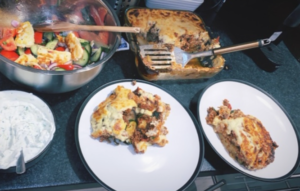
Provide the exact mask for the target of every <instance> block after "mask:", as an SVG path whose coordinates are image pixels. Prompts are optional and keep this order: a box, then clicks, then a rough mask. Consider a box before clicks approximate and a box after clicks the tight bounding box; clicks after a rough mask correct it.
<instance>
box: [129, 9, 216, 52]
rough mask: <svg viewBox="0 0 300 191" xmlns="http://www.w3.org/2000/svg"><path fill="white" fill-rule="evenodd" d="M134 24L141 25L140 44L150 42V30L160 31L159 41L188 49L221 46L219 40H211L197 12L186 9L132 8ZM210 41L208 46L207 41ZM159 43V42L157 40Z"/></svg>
mask: <svg viewBox="0 0 300 191" xmlns="http://www.w3.org/2000/svg"><path fill="white" fill-rule="evenodd" d="M127 18H128V20H129V23H130V24H131V25H132V26H135V27H140V28H141V34H142V35H140V36H137V39H138V41H139V44H141V45H142V44H149V42H148V41H147V40H146V39H147V35H148V32H149V31H151V32H152V33H153V31H152V29H153V28H155V30H154V31H157V32H158V38H159V42H160V43H163V44H174V45H175V46H176V47H180V48H182V49H184V50H187V51H201V50H207V49H210V48H217V47H220V45H219V42H214V41H210V40H211V39H210V36H209V34H208V32H207V30H206V29H205V25H204V23H203V21H202V20H201V19H200V18H199V17H198V16H197V15H195V14H193V13H190V12H186V11H171V10H159V9H132V10H129V11H128V12H127ZM207 42H210V45H209V46H208V45H207V44H206V43H207ZM156 43H157V42H156Z"/></svg>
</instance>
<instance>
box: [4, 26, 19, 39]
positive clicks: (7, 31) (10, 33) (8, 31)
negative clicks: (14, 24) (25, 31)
mask: <svg viewBox="0 0 300 191" xmlns="http://www.w3.org/2000/svg"><path fill="white" fill-rule="evenodd" d="M16 34H17V30H16V29H15V28H3V34H2V35H3V38H7V37H15V36H16Z"/></svg>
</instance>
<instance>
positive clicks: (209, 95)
mask: <svg viewBox="0 0 300 191" xmlns="http://www.w3.org/2000/svg"><path fill="white" fill-rule="evenodd" d="M224 99H227V100H229V102H230V104H231V106H232V109H241V110H242V111H243V113H245V114H249V115H253V116H255V117H257V118H258V119H260V120H261V122H262V124H263V125H264V126H265V127H266V129H267V131H269V133H270V135H271V138H272V139H273V141H275V142H276V143H277V144H278V145H279V147H278V148H277V149H276V150H275V160H274V162H273V163H271V164H269V165H268V166H267V167H266V168H264V169H261V170H256V171H250V170H247V169H246V168H244V167H243V166H241V165H239V164H238V163H237V162H236V161H235V160H234V159H233V158H231V157H230V156H229V154H228V152H227V151H226V149H225V147H224V146H223V145H222V143H221V141H220V140H219V138H218V135H217V134H216V133H215V132H214V131H213V128H212V127H211V126H210V125H208V124H207V123H206V120H205V117H206V116H207V109H208V108H209V107H214V108H218V107H219V106H221V105H222V103H223V100H224ZM198 117H199V120H200V121H201V122H200V125H201V126H202V130H203V132H204V133H203V134H204V135H205V137H206V138H207V140H208V142H209V143H210V145H211V147H212V148H213V149H214V150H215V151H216V152H217V153H218V154H219V156H220V157H221V158H222V159H224V160H225V161H226V162H227V163H228V164H229V165H231V166H232V167H233V168H235V169H236V170H238V171H240V172H241V173H244V174H245V175H248V176H250V177H252V178H256V179H260V180H266V181H278V180H282V179H285V178H288V177H289V176H290V175H291V174H292V173H293V172H294V170H296V168H297V167H298V165H299V135H298V134H297V132H296V129H295V126H294V124H293V122H292V120H291V119H290V118H289V116H288V115H287V113H286V112H285V110H284V109H283V107H282V106H280V104H279V103H278V102H277V101H276V100H275V99H274V98H272V97H271V96H270V95H268V94H267V93H266V92H264V91H263V90H261V89H260V88H258V87H255V86H254V85H252V84H249V83H246V82H242V81H234V80H233V81H220V82H217V83H214V84H212V85H210V86H209V87H207V88H206V89H205V90H203V92H202V95H201V96H200V98H199V100H198Z"/></svg>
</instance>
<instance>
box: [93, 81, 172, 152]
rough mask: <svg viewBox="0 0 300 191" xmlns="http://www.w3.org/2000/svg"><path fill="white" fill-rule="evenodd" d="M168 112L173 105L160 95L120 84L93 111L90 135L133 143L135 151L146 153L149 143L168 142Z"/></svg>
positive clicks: (101, 139) (101, 138) (160, 144)
mask: <svg viewBox="0 0 300 191" xmlns="http://www.w3.org/2000/svg"><path fill="white" fill-rule="evenodd" d="M169 112H170V106H169V105H168V104H166V103H164V102H162V101H161V98H160V97H159V96H158V95H153V94H151V93H149V92H145V91H144V90H142V89H141V88H137V89H136V90H135V91H131V90H130V89H126V88H124V87H123V86H118V87H117V88H116V89H115V90H114V92H113V93H112V94H111V95H110V96H109V97H108V98H107V99H106V100H104V101H103V102H101V103H100V104H99V105H98V107H97V109H96V110H95V111H94V113H93V115H92V119H91V125H92V130H93V131H92V134H91V136H92V137H93V138H100V141H104V140H106V141H109V142H110V141H111V140H113V141H115V142H117V143H118V142H119V141H121V142H124V143H128V144H132V145H133V147H134V149H135V152H136V153H144V152H145V151H146V149H147V147H148V146H149V145H153V144H156V145H159V146H161V147H163V146H165V144H167V143H168V140H167V138H166V135H167V134H168V130H167V128H166V127H165V126H164V124H165V121H166V119H167V117H168V115H169Z"/></svg>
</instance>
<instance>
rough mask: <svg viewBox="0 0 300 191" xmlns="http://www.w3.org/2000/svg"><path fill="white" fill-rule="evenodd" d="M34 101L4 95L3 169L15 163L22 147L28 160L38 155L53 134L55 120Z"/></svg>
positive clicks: (0, 105)
mask: <svg viewBox="0 0 300 191" xmlns="http://www.w3.org/2000/svg"><path fill="white" fill-rule="evenodd" d="M23 94H24V93H23ZM26 94H27V93H26ZM29 95H31V96H32V94H29ZM34 98H35V97H34ZM30 100H31V101H32V102H33V101H37V100H34V99H32V98H31V99H30ZM31 101H29V102H27V101H23V100H22V99H21V101H19V100H18V99H12V100H9V99H7V98H6V99H4V100H1V99H0V169H7V168H9V167H12V166H15V165H16V162H17V158H18V157H19V154H20V150H21V149H23V153H24V158H25V162H28V161H29V160H32V159H34V158H35V157H37V155H39V154H40V153H41V152H42V151H43V150H44V149H45V147H46V146H47V145H48V144H49V143H50V141H51V140H52V138H53V134H54V131H55V126H54V123H53V121H50V120H48V118H47V117H46V116H45V115H44V113H43V112H42V111H41V110H40V109H39V108H37V107H36V106H35V104H33V103H31ZM38 101H40V100H38ZM40 102H41V101H40ZM45 105H46V104H45Z"/></svg>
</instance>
